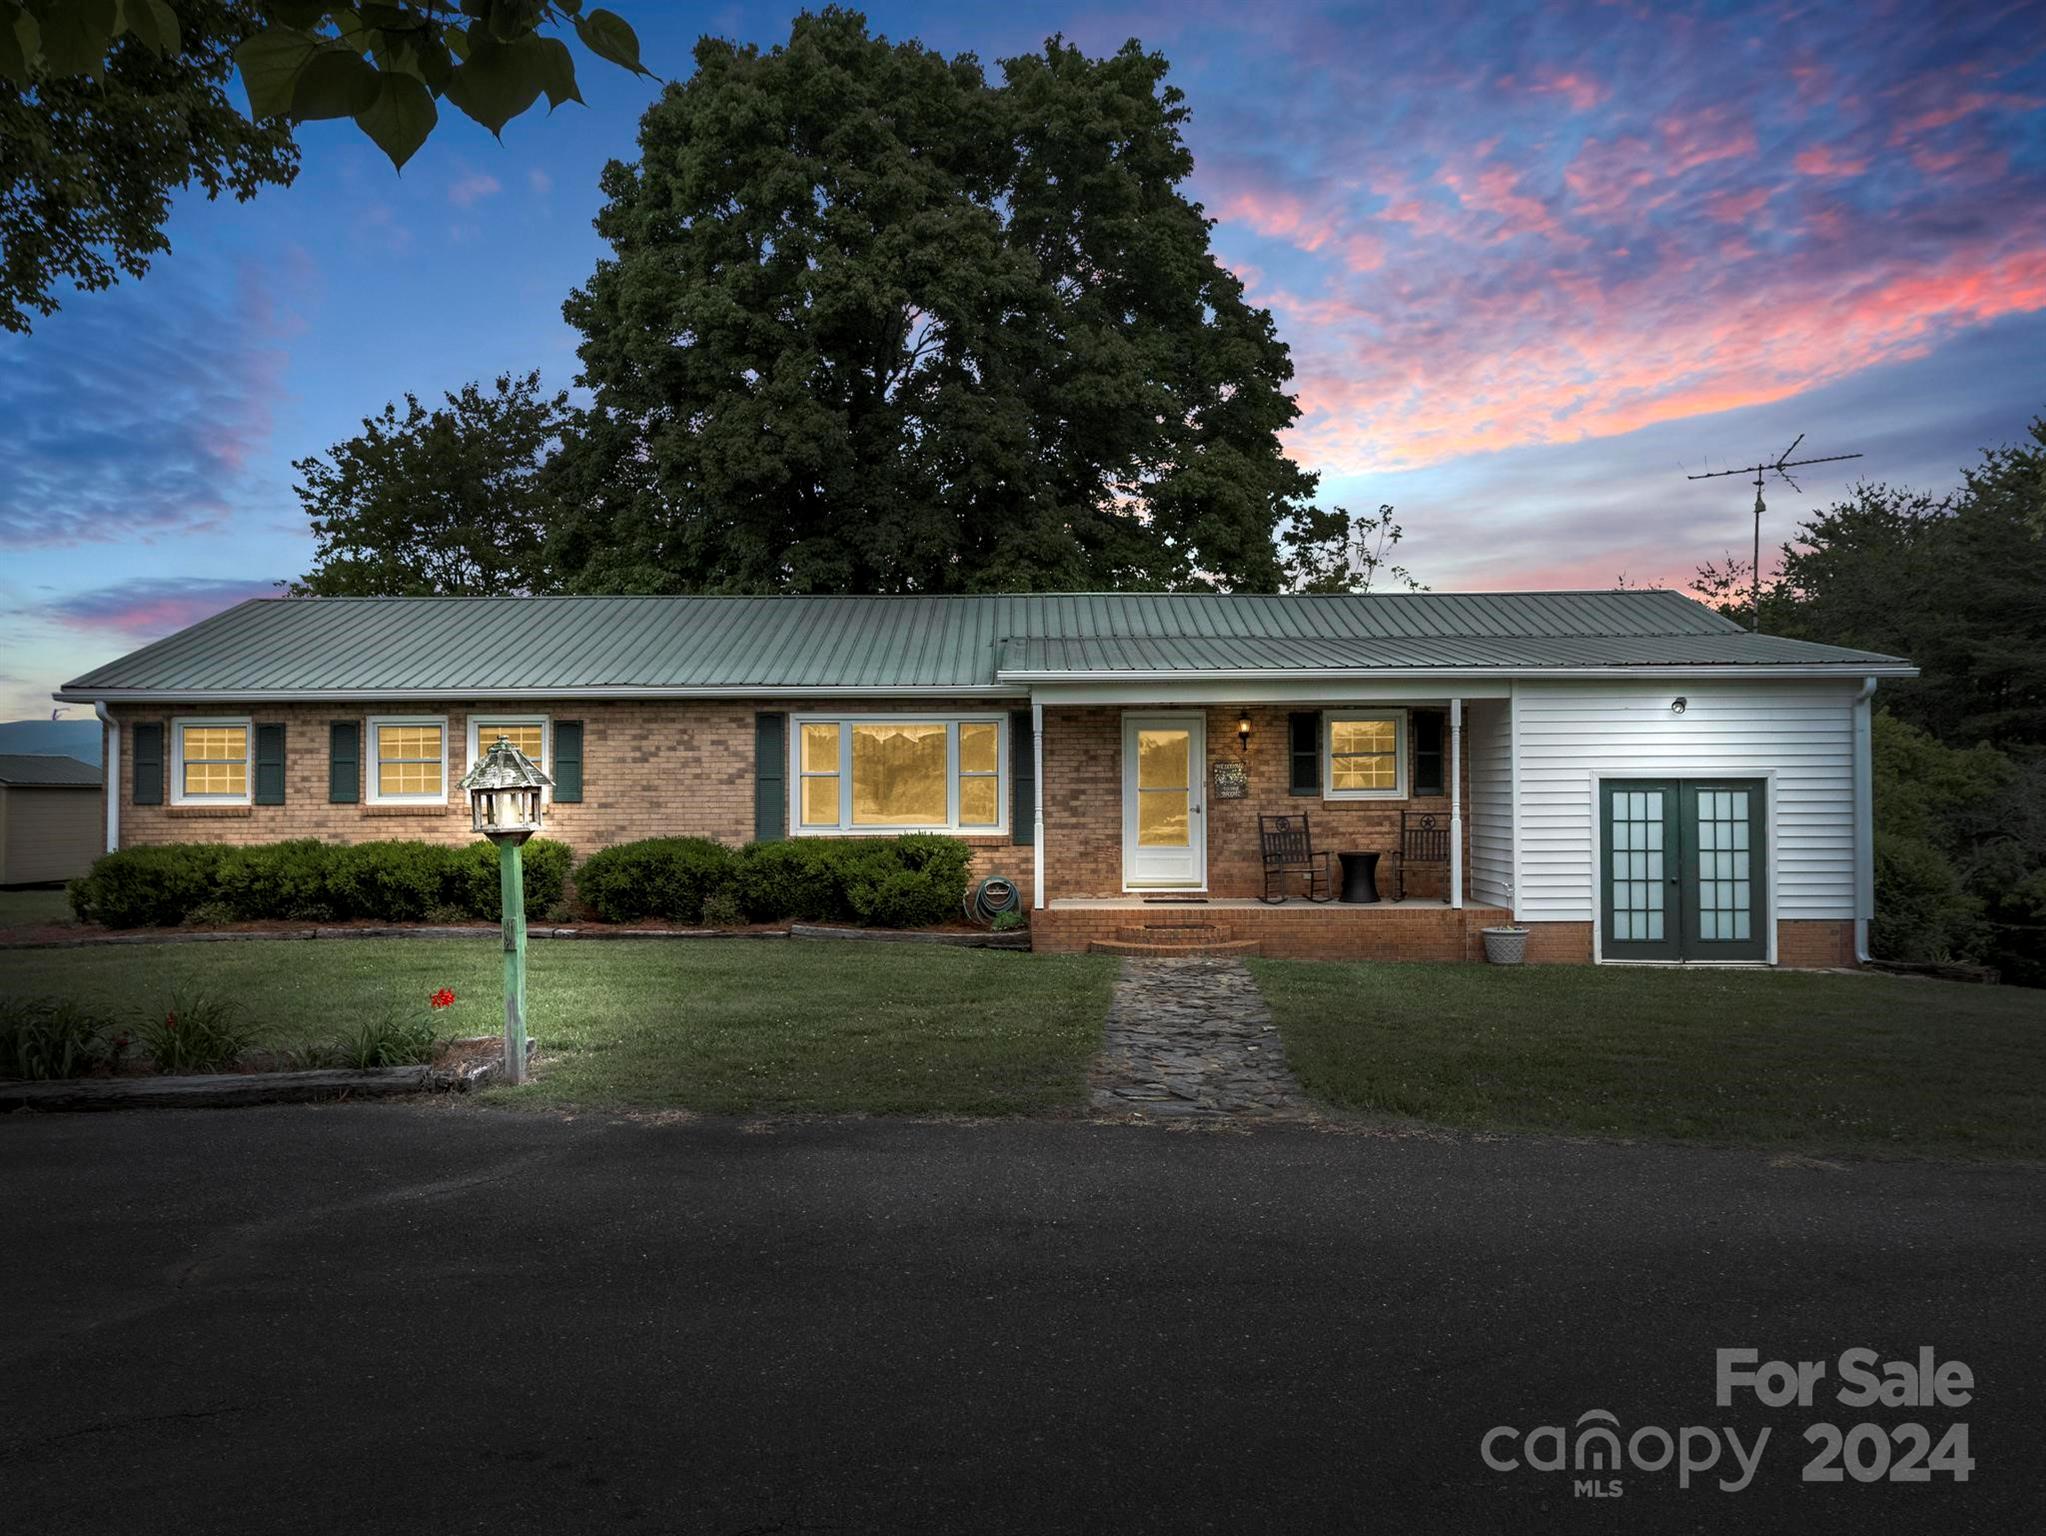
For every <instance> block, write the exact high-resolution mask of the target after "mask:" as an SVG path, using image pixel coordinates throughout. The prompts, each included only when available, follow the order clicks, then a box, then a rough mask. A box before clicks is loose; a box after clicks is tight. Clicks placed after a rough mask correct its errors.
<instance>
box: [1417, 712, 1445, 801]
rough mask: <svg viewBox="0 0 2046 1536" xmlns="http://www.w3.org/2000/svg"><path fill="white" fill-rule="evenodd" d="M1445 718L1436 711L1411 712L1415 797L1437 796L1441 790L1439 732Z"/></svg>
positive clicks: (1442, 780)
mask: <svg viewBox="0 0 2046 1536" xmlns="http://www.w3.org/2000/svg"><path fill="white" fill-rule="evenodd" d="M1448 720H1449V717H1448V716H1447V715H1445V714H1444V713H1443V712H1442V711H1441V710H1439V709H1422V710H1416V711H1415V712H1414V784H1413V788H1412V790H1411V791H1410V793H1412V794H1416V795H1439V794H1443V793H1445V790H1444V789H1443V784H1444V782H1445V781H1444V778H1443V771H1442V770H1443V759H1442V731H1443V727H1444V726H1445V725H1446V724H1447V723H1448Z"/></svg>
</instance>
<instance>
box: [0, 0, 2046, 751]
mask: <svg viewBox="0 0 2046 1536" xmlns="http://www.w3.org/2000/svg"><path fill="white" fill-rule="evenodd" d="M612 3H613V5H614V7H615V8H616V9H618V10H619V11H620V12H621V13H623V14H625V15H627V16H628V17H629V18H630V19H631V20H632V21H633V22H634V24H635V25H636V26H637V27H638V30H639V33H640V37H641V43H642V51H643V54H644V56H645V58H646V60H647V61H648V63H649V65H650V66H651V67H652V68H654V69H655V70H656V71H657V72H658V73H661V74H663V75H666V76H669V77H671V78H682V77H684V76H686V74H687V73H688V71H689V68H690V49H691V47H692V45H693V43H694V40H695V38H696V37H697V35H698V34H700V33H705V32H709V33H714V34H718V35H722V36H727V37H737V38H743V39H746V40H749V41H753V42H757V43H760V44H763V45H767V44H772V43H774V42H776V41H778V40H781V39H783V38H785V37H786V36H787V30H788V21H789V17H790V15H791V14H792V9H791V7H789V6H788V5H787V4H777V5H764V6H753V5H740V6H726V7H722V8H716V9H707V8H698V7H691V6H674V5H666V4H661V5H655V4H650V3H644V0H612ZM868 14H869V16H870V18H871V20H872V23H873V25H874V26H875V28H876V29H877V30H879V31H883V32H885V33H887V34H888V35H890V36H894V37H906V36H915V37H919V38H921V39H922V40H923V41H924V42H925V43H927V44H928V45H930V46H932V47H934V48H937V49H940V50H942V51H944V52H946V53H954V52H960V51H971V52H973V53H976V54H978V55H979V56H980V57H981V59H982V60H983V61H984V62H986V63H988V64H989V65H990V67H992V63H993V61H994V60H996V59H999V58H1001V57H1005V56H1009V55H1013V54H1016V53H1020V52H1026V51H1029V50H1031V49H1033V48H1034V47H1036V46H1038V45H1039V44H1040V43H1041V41H1042V39H1043V38H1044V37H1045V36H1046V35H1047V34H1049V33H1052V32H1063V33H1065V34H1066V36H1068V37H1069V38H1071V39H1073V40H1075V41H1077V42H1078V43H1080V44H1081V45H1082V46H1084V47H1085V48H1087V49H1088V50H1089V51H1090V52H1094V53H1102V52H1107V51H1110V50H1112V49H1113V48H1115V47H1117V46H1118V45H1120V44H1121V43H1122V42H1123V41H1124V40H1125V39H1126V38H1129V37H1132V36H1135V37H1138V38H1140V39H1142V41H1143V42H1144V43H1145V44H1146V45H1147V46H1149V47H1152V48H1156V49H1158V50H1160V51H1162V52H1164V53H1165V54H1166V56H1167V57H1168V58H1170V59H1171V61H1172V64H1173V75H1172V78H1173V80H1174V82H1175V83H1176V84H1178V85H1179V86H1180V88H1181V89H1183V90H1184V91H1186V92H1187V94H1188V97H1189V104H1190V106H1191V107H1192V110H1193V119H1192V123H1191V126H1190V129H1189V139H1190V142H1191V145H1192V148H1193V151H1194V154H1195V158H1196V163H1197V170H1196V173H1195V176H1194V180H1193V186H1192V191H1193V194H1194V195H1195V196H1196V197H1198V198H1199V199H1200V200H1201V202H1203V203H1204V204H1205V205H1206V207H1207V209H1208V211H1209V213H1210V214H1211V215H1212V216H1213V217H1215V218H1216V219H1218V220H1219V224H1218V226H1217V228H1216V230H1215V235H1214V241H1215V245H1216V248H1217V250H1218V252H1219V253H1220V255H1221V258H1222V259H1223V260H1224V261H1226V262H1227V263H1228V264H1229V265H1230V266H1231V267H1232V268H1234V269H1235V270H1236V271H1237V272H1238V273H1240V274H1241V275H1242V276H1243V277H1244V279H1245V280H1246V282H1247V283H1248V285H1249V290H1250V295H1251V297H1252V299H1253V300H1254V301H1255V302H1258V303H1260V304H1263V305H1265V306H1267V307H1269V308H1270V309H1271V310H1272V312H1273V314H1274V316H1275V317H1276V320H1277V324H1278V327H1279V331H1280V334H1281V335H1282V337H1284V339H1285V340H1286V341H1288V342H1289V343H1290V344H1291V346H1292V349H1293V358H1294V364H1295V369H1296V378H1295V387H1296V388H1297V390H1298V392H1299V397H1300V403H1301V405H1302V407H1303V410H1304V412H1305V414H1304V415H1303V418H1302V420H1301V422H1300V423H1299V425H1298V427H1297V428H1296V429H1295V430H1294V432H1293V433H1292V434H1291V436H1290V438H1289V446H1290V449H1291V451H1292V452H1293V453H1294V455H1295V456H1296V457H1297V458H1299V459H1300V460H1301V461H1302V462H1303V463H1305V464H1306V465H1307V466H1308V467H1310V468H1313V469H1316V470H1319V471H1320V472H1321V473H1322V477H1323V479H1322V491H1323V496H1324V499H1325V500H1330V501H1335V502H1341V503H1343V504H1346V505H1349V506H1351V507H1353V508H1370V507H1375V506H1376V505H1377V504H1378V503H1380V502H1382V501H1384V502H1392V503H1394V504H1395V505H1396V507H1397V509H1398V516H1399V518H1400V520H1401V521H1402V522H1403V523H1404V525H1405V528H1406V531H1407V542H1406V543H1405V545H1404V546H1402V551H1401V553H1402V556H1403V558H1404V559H1405V561H1406V563H1407V564H1408V565H1409V566H1410V567H1411V568H1412V569H1413V570H1414V572H1415V574H1416V575H1417V576H1419V577H1420V578H1421V579H1422V580H1423V581H1425V582H1427V583H1429V584H1430V585H1431V586H1434V587H1436V588H1438V589H1449V588H1491V587H1518V586H1535V587H1557V586H1585V585H1590V586H1607V585H1611V584H1612V583H1613V581H1614V579H1615V578H1616V577H1617V576H1618V575H1619V574H1620V573H1622V572H1625V573H1626V575H1627V577H1628V579H1629V580H1632V581H1650V580H1660V581H1663V582H1666V583H1669V584H1673V585H1681V584H1683V583H1684V582H1685V581H1686V580H1687V579H1688V578H1689V576H1690V575H1691V572H1692V571H1693V569H1694V568H1695V566H1696V565H1697V564H1698V563H1699V561H1701V560H1702V559H1706V558H1713V557H1717V556H1718V555H1720V554H1721V553H1722V551H1724V550H1725V549H1727V548H1729V547H1734V548H1739V547H1744V546H1745V543H1746V539H1747V530H1748V526H1749V518H1748V510H1747V508H1748V501H1749V498H1750V496H1751V494H1752V493H1751V491H1750V490H1749V489H1747V488H1746V487H1744V486H1743V485H1742V484H1740V483H1739V482H1738V481H1719V482H1705V483H1702V484H1694V483H1688V482H1686V481H1685V479H1684V474H1685V473H1686V471H1692V472H1695V471H1697V470H1700V469H1703V468H1720V467H1723V466H1726V465H1728V464H1739V463H1745V462H1750V461H1751V460H1752V459H1753V458H1754V457H1756V456H1757V455H1759V454H1761V453H1763V452H1766V451H1770V450H1773V449H1774V448H1777V447H1780V446H1782V445H1783V444H1786V443H1788V442H1789V440H1790V439H1791V438H1792V437H1794V436H1795V435H1796V434H1797V433H1799V432H1805V433H1808V434H1809V436H1808V439H1807V450H1808V451H1812V452H1818V453H1831V452H1845V451H1849V450H1852V449H1860V450H1862V451H1863V452H1864V453H1865V454H1866V458H1864V459H1863V460H1861V461H1860V462H1858V463H1855V464H1849V465H1842V466H1828V467H1827V469H1826V470H1821V471H1817V472H1814V473H1812V474H1811V475H1810V476H1809V477H1808V478H1805V479H1804V480H1803V486H1804V494H1803V495H1802V496H1792V495H1789V494H1788V493H1787V492H1785V493H1780V494H1779V493H1772V494H1771V497H1770V501H1771V507H1772V513H1771V522H1770V525H1769V527H1768V529H1767V530H1766V531H1767V532H1768V533H1769V534H1771V535H1774V536H1776V537H1781V536H1783V535H1785V534H1787V533H1788V532H1789V530H1790V528H1791V526H1792V524H1793V523H1794V521H1795V519H1796V518H1797V516H1799V515H1800V514H1802V513H1803V512H1806V511H1809V510H1813V509H1816V508H1817V507H1820V506H1823V505H1824V504H1825V502H1826V501H1827V500H1828V499H1829V498H1830V497H1831V496H1832V495H1834V494H1836V493H1837V492H1839V491H1840V490H1842V489H1843V488H1844V487H1845V486H1846V485H1847V484H1848V483H1849V482H1850V481H1851V480H1852V479H1853V478H1855V477H1856V476H1859V475H1866V476H1868V477H1869V478H1872V479H1878V480H1886V481H1891V482H1896V483H1908V484H1916V485H1922V486H1926V487H1933V488H1943V487H1946V486H1948V485H1951V484H1953V483H1955V481H1956V480H1957V478H1958V476H1957V469H1958V467H1959V466H1960V465H1961V464H1963V463H1966V462H1968V461H1970V460H1972V459H1973V458H1974V457H1975V455H1976V453H1977V451H1978V450H1979V449H1980V448H1981V447H1983V446H1984V445H1986V444H1989V443H1994V442H2002V441H2007V440H2010V439H2013V438H2015V437H2016V436H2018V435H2019V433H2020V431H2021V430H2022V428H2023V425H2024V423H2025V421H2026V420H2027V419H2028V418H2029V417H2030V416H2032V415H2034V414H2037V413H2038V412H2039V411H2041V410H2042V409H2046V4H2042V3H2030V4H2015V5H1979V6H1971V5H1956V4H1944V3H1943V4H1938V5H1930V4H1923V3H1916V0H1913V3H1898V4H1889V5H1880V4H1877V5H1870V4H1865V3H1864V4H1851V5H1849V4H1808V5H1799V4H1780V5H1765V6H1730V7H1729V6H1702V7H1685V8H1681V9H1673V8H1670V7H1664V6H1659V5H1649V4H1633V3H1614V4H1600V5H1584V6H1572V7H1564V6H1552V7H1542V8H1529V7H1520V6H1509V5H1501V4H1482V5H1459V4H1453V3H1437V4H1432V5H1428V6H1406V5H1384V6H1342V7H1329V8H1313V7H1287V6H1244V5H1240V4H1230V5H1222V4H1206V3H1201V4H1182V3H1174V4H1157V5H1149V4H1140V5H1134V6H1125V7H1119V8H1107V9H1083V8H1079V7H1076V6H1071V5H1044V4H1036V5H1033V4H1004V5H1001V6H999V7H992V6H990V7H980V6H972V5H965V6H962V5H957V4H953V5H945V6H932V7H921V6H909V5H904V6H895V5H877V6H872V7H869V8H868ZM579 65H580V68H581V71H582V83H583V91H584V94H585V95H586V96H587V97H588V98H589V99H590V102H591V107H590V108H589V109H588V110H578V109H576V108H573V107H570V108H564V109H563V110H562V111H561V112H559V113H556V114H555V115H554V116H552V117H551V118H550V117H548V116H546V115H545V113H544V111H536V112H534V113H529V114H528V115H527V116H526V117H524V118H521V119H519V120H518V121H516V122H514V123H513V124H512V125H511V126H510V127H509V128H507V130H506V132H505V141H506V142H505V144H504V145H502V146H500V145H498V144H497V143H495V142H494V141H493V140H492V139H491V138H490V136H489V135H488V134H486V133H484V132H483V131H482V130H481V129H479V128H476V127H475V126H474V125H473V124H471V123H469V122H468V121H467V120H466V119H463V118H461V117H460V116H459V115H458V114H456V113H454V112H453V111H452V110H445V111H444V112H443V115H442V122H441V127H440V129H439V130H438V131H437V132H436V133H435V135H434V137H433V138H432V140H431V141H429V143H428V145H427V147H426V148H425V149H423V150H422V151H421V152H420V153H419V155H418V156H417V157H416V158H415V159H414V160H413V162H412V163H411V165H410V166H409V167H408V168H407V169H406V171H405V173H404V175H403V176H402V177H400V176H395V175H393V173H392V172H391V169H390V166H389V163H388V162H387V161H385V160H384V159H383V157H382V156H381V154H379V153H378V152H377V151H376V150H375V149H374V148H373V147H371V146H370V145H369V144H368V143H367V141H365V140H364V139H363V138H362V137H361V136H360V135H359V134H358V133H357V132H355V130H354V129H353V128H352V127H350V126H348V125H345V124H325V123H316V124H310V125H308V126H306V127H305V128H304V129H303V130H302V131H301V135H300V138H301V143H302V145H303V147H304V152H305V164H304V169H303V171H302V172H301V174H300V177H299V179H298V182H297V184H296V185H294V186H293V187H291V188H289V189H285V190H275V189H270V190H266V191H264V192H263V193H262V194H261V195H260V196H259V197H258V198H257V199H256V200H255V201H253V202H251V203H248V204H245V205H236V204H234V203H231V202H228V203H213V204H209V203H207V202H205V201H204V200H203V199H202V198H199V197H192V198H189V199H186V200H184V201H182V202H181V203H180V204H179V205H178V209H177V212H176V215H175V217H174V220H173V223H172V227H171V237H172V241H173V245H174V247H175V249H174V253H173V254H172V255H170V256H168V257H165V258H161V259H159V260H158V261H157V262H156V264H155V267H154V270H153V271H152V272H151V273H150V274H149V276H147V277H146V278H144V279H142V280H141V281H139V282H137V281H128V282H124V283H123V284H122V285H121V286H120V287H118V288H116V289H114V290H112V291H111V292H108V293H103V294H74V293H71V292H69V291H65V292H63V293H62V294H61V295H60V296H61V297H62V299H63V302H64V308H63V311H62V312H61V313H60V314H58V315H56V316H54V317H52V318H50V319H47V320H43V321H40V322H38V323H37V325H36V329H35V333H34V334H33V335H32V336H29V337H12V336H4V335H0V420H4V421H5V422H6V424H7V425H6V430H5V431H4V432H0V551H4V553H5V560H4V565H0V718H12V717H16V716H23V715H39V714H47V713H48V711H49V709H50V708H51V705H50V702H49V699H48V694H49V691H50V690H51V689H52V688H53V687H55V686H57V685H58V684H59V683H61V682H62V681H63V680H64V679H66V678H68V677H70V676H73V675H75V674H77V673H79V672H82V671H84V670H85V669H87V668H88V667H90V666H92V665H94V664H96V663H98V662H100V661H102V660H104V659H106V658H108V657H110V656H112V655H115V654H118V653H120V652H122V651H125V650H130V649H133V648H134V647H135V646H137V645H140V644H142V643H145V642H146V641H149V640H151V639H154V638H156V637H158V636H160V635H162V634H164V633H167V632H168V631H169V630H171V629H174V628H176V627H178V626H180V625H182V624H184V623H188V622H190V621H192V620H194V619H196V618H199V617H201V616H203V615H204V614H206V613H209V612H212V611H214V610H216V609H218V608H220V607H223V606H226V605H227V604H229V603H231V602H234V601H238V600H239V599H240V598H242V597H245V596H248V595H252V594H256V593H261V592H264V591H267V590H271V589H272V586H273V584H274V583H275V582H276V581H277V580H279V579H280V578H287V577H290V576H293V575H296V574H298V573H299V572H301V571H303V570H304V568H305V566H306V564H307V563H308V559H309V556H310V552H311V539H310V537H309V535H308V533H307V531H306V527H305V523H304V519H303V516H302V514H301V513H300V510H299V507H298V503H297V501H296V499H295V498H294V497H293V495H292V492H291V486H292V482H293V478H294V476H293V472H292V469H291V461H292V459H294V458H297V457H301V456H303V455H305V454H308V453H312V452H319V451H324V450H325V449H326V448H327V446H328V445H330V444H332V443H333V442H335V441H337V440H339V439H341V438H344V437H346V436H348V435H350V434H351V433H352V432H353V431H354V430H356V428H357V425H358V420H359V418H360V417H361V416H363V415H365V414H367V413H369V412H371V411H373V410H375V409H377V408H379V407H380V406H381V405H382V404H383V403H384V402H385V401H386V400H389V399H392V398H395V397H399V396H401V395H402V394H403V393H404V392H405V391H407V390H410V391H413V392H415V393H418V394H420V395H421V396H422V397H428V398H435V399H437V397H438V395H439V393H440V392H441V391H443V390H447V389H453V388H456V387H458V386H459V385H460V384H461V383H463V382H464V381H465V380H469V379H473V378H487V377H490V376H492V375H495V374H497V373H501V372H509V371H521V370H524V369H527V368H532V367H537V368H539V369H540V370H541V371H542V373H543V375H544V377H545V379H546V381H547V382H548V384H549V385H559V386H567V385H570V384H572V382H573V378H574V374H575V369H576V358H575V350H574V349H575V342H576V336H575V333H574V332H573V331H571V330H570V329H569V328H568V327H567V326H566V325H565V324H564V323H563V321H562V319H561V315H560V304H561V300H562V298H563V297H564V296H565V295H566V294H567V292H568V291H569V289H570V288H571V287H573V286H574V285H576V284H578V283H580V282H581V281H583V280H584V279H585V278H586V277H587V276H588V274H589V272H590V270H591V267H592V265H593V264H594V262H595V261H596V260H597V258H598V256H599V255H600V254H601V247H600V244H599V242H598V240H597V238H596V236H595V234H594V232H593V231H592V230H591V228H590V219H591V217H592V215H593V213H594V212H595V210H596V207H597V204H598V195H597V190H596V184H597V175H598V172H599V170H600V168H601V167H602V165H603V163H604V161H605V160H606V159H607V158H611V157H630V156H631V155H632V154H633V153H634V126H635V123H636V120H637V118H638V115H639V113H640V112H641V111H642V110H643V109H644V108H645V107H646V105H647V104H648V103H649V102H650V101H651V100H652V99H653V98H654V95H655V92H656V87H655V86H653V85H652V84H651V83H649V82H646V81H639V80H634V79H631V78H629V77H627V76H626V75H624V74H623V73H622V72H619V71H616V70H613V69H611V68H609V67H608V66H605V65H603V64H601V63H599V62H597V61H595V60H593V59H589V58H588V57H587V56H582V57H581V58H580V59H579ZM1830 470H1838V471H1844V472H1842V473H1831V472H1828V471H1830Z"/></svg>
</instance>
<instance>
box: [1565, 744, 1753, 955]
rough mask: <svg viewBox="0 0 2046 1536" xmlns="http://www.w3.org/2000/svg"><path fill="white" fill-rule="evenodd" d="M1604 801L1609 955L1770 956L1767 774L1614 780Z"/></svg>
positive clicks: (1603, 897) (1602, 908) (1603, 915)
mask: <svg viewBox="0 0 2046 1536" xmlns="http://www.w3.org/2000/svg"><path fill="white" fill-rule="evenodd" d="M1599 799H1600V817H1599V819H1600V822H1601V830H1602V836H1601V839H1600V841H1601V844H1602V848H1601V857H1600V861H1599V866H1600V867H1599V885H1600V891H1599V920H1600V923H1601V924H1602V933H1601V940H1602V942H1601V944H1600V952H1601V953H1602V954H1603V955H1605V956H1606V957H1607V958H1608V959H1613V960H1761V959H1764V958H1766V957H1767V955H1768V928H1767V921H1768V903H1767V882H1766V879H1765V871H1764V866H1763V860H1762V848H1763V825H1762V821H1763V805H1764V799H1765V796H1764V793H1763V784H1762V781H1761V780H1759V779H1732V780H1717V779H1714V780H1705V779H1688V780H1679V779H1609V780H1607V781H1605V782H1604V783H1603V784H1602V785H1601V786H1600V791H1599Z"/></svg>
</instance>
